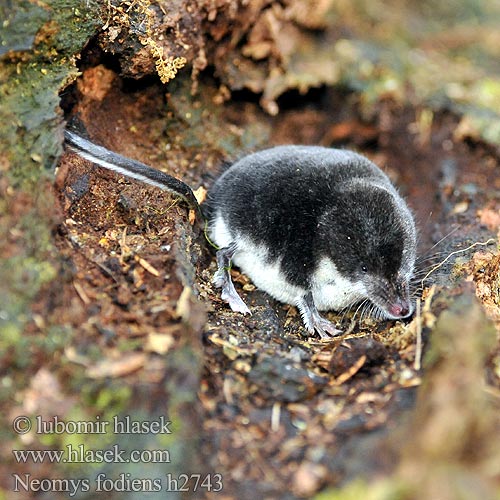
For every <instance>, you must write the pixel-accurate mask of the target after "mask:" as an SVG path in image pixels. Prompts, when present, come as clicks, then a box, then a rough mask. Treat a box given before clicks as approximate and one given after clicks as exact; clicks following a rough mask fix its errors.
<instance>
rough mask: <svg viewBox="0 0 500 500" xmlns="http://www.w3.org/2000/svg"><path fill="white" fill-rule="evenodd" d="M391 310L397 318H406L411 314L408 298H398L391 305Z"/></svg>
mask: <svg viewBox="0 0 500 500" xmlns="http://www.w3.org/2000/svg"><path fill="white" fill-rule="evenodd" d="M389 312H390V313H391V315H392V316H395V317H396V318H406V316H408V315H409V314H410V304H409V302H408V301H407V300H401V299H400V300H397V301H396V302H394V303H392V304H391V305H390V306H389Z"/></svg>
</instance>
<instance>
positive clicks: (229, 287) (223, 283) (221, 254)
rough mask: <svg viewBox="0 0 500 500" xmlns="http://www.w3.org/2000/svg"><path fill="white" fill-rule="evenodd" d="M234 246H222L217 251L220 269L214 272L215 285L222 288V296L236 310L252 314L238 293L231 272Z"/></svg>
mask: <svg viewBox="0 0 500 500" xmlns="http://www.w3.org/2000/svg"><path fill="white" fill-rule="evenodd" d="M233 252H234V249H233V247H227V248H221V249H220V250H218V251H217V264H218V266H219V269H218V270H217V272H216V273H215V274H214V278H213V282H214V285H215V286H216V287H218V288H221V289H222V293H221V298H222V300H224V301H225V302H227V303H228V304H229V307H230V308H231V310H233V311H234V312H239V313H242V314H252V313H251V312H250V309H248V307H247V305H246V304H245V302H243V300H242V298H241V297H240V296H239V295H238V292H237V291H236V289H235V288H234V284H233V281H232V280H231V275H230V274H229V267H230V265H231V257H232V255H233Z"/></svg>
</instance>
